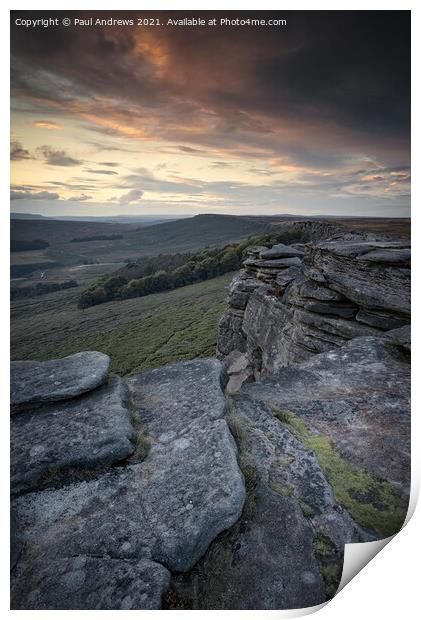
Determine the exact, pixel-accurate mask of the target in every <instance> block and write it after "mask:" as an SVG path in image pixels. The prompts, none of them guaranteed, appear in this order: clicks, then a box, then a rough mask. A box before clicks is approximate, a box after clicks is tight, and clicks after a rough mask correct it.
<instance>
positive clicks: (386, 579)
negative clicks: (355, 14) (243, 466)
mask: <svg viewBox="0 0 421 620" xmlns="http://www.w3.org/2000/svg"><path fill="white" fill-rule="evenodd" d="M118 4H119V8H118V9H116V4H115V3H111V2H109V1H107V0H102V1H98V0H96V1H91V2H89V4H86V3H82V2H72V3H62V4H61V5H60V6H59V7H58V6H57V3H55V2H52V1H49V2H45V1H44V2H41V3H40V4H39V5H37V6H34V3H33V2H29V1H26V2H24V1H22V2H19V4H18V5H14V6H13V5H12V4H11V3H9V5H8V6H7V7H5V8H4V9H2V10H1V17H2V19H1V22H0V27H1V42H2V46H3V50H2V54H1V55H0V66H1V69H2V80H1V87H2V96H1V99H0V101H1V105H2V114H1V115H0V122H1V128H2V136H3V141H2V145H3V148H4V155H3V160H2V165H1V166H0V173H1V181H2V182H1V185H0V187H1V192H2V198H3V200H2V203H1V205H2V208H1V210H0V214H1V215H0V217H1V220H0V223H1V225H0V234H1V243H0V252H1V259H0V267H1V269H2V275H3V281H2V284H3V285H2V287H1V303H0V310H1V313H2V314H1V319H2V320H1V328H2V332H3V333H2V339H1V342H2V344H3V348H4V352H3V355H2V356H1V358H0V381H1V393H2V395H5V396H3V407H2V411H1V414H2V415H1V420H2V424H3V425H4V426H3V427H2V430H3V432H2V433H1V436H2V441H3V445H2V450H1V455H2V461H3V462H2V467H1V468H0V472H1V474H0V475H1V480H2V490H3V493H5V494H6V493H8V485H9V467H8V457H7V455H8V452H9V437H8V413H7V411H8V407H7V395H8V391H9V372H8V349H9V318H8V286H7V282H8V264H9V207H8V204H9V199H8V194H9V174H8V166H7V162H8V161H9V137H8V134H9V126H8V119H9V102H8V89H9V15H8V10H6V9H12V10H57V9H59V10H65V9H68V10H87V9H89V10H114V11H115V10H139V11H140V10H152V9H153V10H192V11H195V12H198V11H200V10H241V11H246V10H285V11H287V10H318V11H320V10H353V11H354V10H411V9H412V21H413V37H412V40H413V46H412V47H413V69H412V78H413V81H412V88H413V96H412V122H413V145H414V146H413V153H412V168H413V184H412V196H413V197H414V198H415V200H414V201H413V204H414V205H415V207H414V209H413V213H412V218H413V239H414V240H415V243H414V247H413V252H412V254H413V261H415V263H414V269H413V274H414V276H415V277H414V282H415V283H416V276H417V273H418V272H419V252H418V248H417V246H418V243H417V241H418V239H419V231H420V226H419V221H420V217H419V215H418V210H419V208H421V207H419V205H418V202H419V201H418V199H419V196H420V192H419V178H418V174H417V172H418V165H417V164H418V159H419V154H418V148H417V147H418V146H419V122H418V123H417V120H416V118H415V114H414V110H415V109H418V110H420V109H421V101H420V96H419V80H418V77H417V73H420V72H421V71H420V66H419V61H418V59H419V58H421V49H420V47H421V45H420V38H421V32H420V28H419V16H418V13H419V9H418V7H417V2H416V1H415V0H413V1H404V0H401V1H392V0H383V1H379V0H365V1H361V0H354V1H353V2H338V1H336V2H334V1H321V2H317V3H315V2H310V1H307V2H304V1H300V0H295V1H294V2H291V3H285V4H282V5H280V3H278V2H274V1H271V2H267V1H259V2H258V3H257V2H251V1H250V0H243V1H242V2H240V1H231V2H228V1H227V0H222V1H221V0H213V1H212V2H203V3H201V5H200V7H199V6H198V4H197V2H192V1H181V0H180V1H179V2H174V1H173V2H168V1H167V2H160V1H159V0H156V1H154V2H153V3H152V2H150V3H145V2H130V1H126V2H121V3H118ZM414 172H415V174H414ZM413 299H414V304H413V306H414V309H415V310H416V309H417V308H418V301H419V290H418V287H416V291H415V294H414V296H413ZM418 342H419V329H418V328H417V321H416V320H415V321H414V325H413V349H414V350H416V351H418V349H419V347H418ZM413 368H414V371H413V372H414V376H416V374H415V373H416V371H417V370H419V361H418V355H417V354H416V355H415V359H414V363H413ZM414 384H415V381H414ZM415 387H416V386H415V385H414V389H413V434H412V442H413V450H412V455H413V457H412V467H413V491H414V487H415V489H416V491H415V493H416V495H417V494H418V488H419V475H420V454H421V450H420V445H419V427H420V425H419V423H418V420H417V418H418V415H417V414H418V411H419V396H418V394H417V391H416V390H415ZM414 499H415V496H414V494H413V496H412V501H414ZM5 504H6V506H7V496H6V502H5ZM5 513H6V508H3V511H1V513H0V515H1V536H2V542H3V545H2V546H1V549H2V550H3V553H2V562H1V564H0V602H1V609H2V610H3V611H5V612H6V614H7V615H15V614H23V615H25V616H26V617H32V615H36V617H37V618H40V619H41V618H44V617H46V616H47V615H48V616H49V617H50V618H53V617H54V619H56V618H58V619H60V618H62V617H64V616H68V615H74V614H78V617H79V618H80V619H81V620H82V619H84V618H88V617H89V615H90V614H95V615H96V616H99V615H100V614H104V613H106V614H107V618H108V619H109V620H111V619H113V620H114V618H120V617H121V614H122V613H124V612H113V611H109V612H100V611H99V612H95V611H89V612H87V611H67V612H64V611H61V612H58V611H47V612H43V611H39V612H33V611H21V612H16V611H15V612H10V611H7V610H8V607H9V589H8V585H9V580H8V558H7V549H8V523H9V519H8V515H7V514H5ZM420 514H421V511H420V509H418V510H417V511H416V512H415V515H414V516H413V518H412V519H411V520H410V521H409V523H408V524H407V525H406V527H405V528H404V530H403V531H402V532H401V533H399V534H398V535H397V536H396V537H394V539H393V540H392V541H391V542H390V544H389V545H388V546H387V549H386V550H384V551H382V552H381V553H380V554H379V555H378V556H377V557H375V558H374V560H372V561H371V562H370V563H369V564H368V565H367V566H366V567H365V568H364V569H363V571H362V572H361V573H359V574H358V575H357V576H356V578H355V579H353V581H352V582H351V583H350V584H349V585H348V586H347V587H346V588H344V589H343V590H342V591H341V592H340V593H339V594H338V595H337V596H336V597H335V598H334V599H333V600H332V601H331V602H330V603H329V604H327V605H326V606H324V607H323V609H322V610H321V611H319V612H318V617H319V618H320V619H324V620H329V619H332V620H333V619H334V620H337V619H338V618H341V620H348V619H349V620H351V619H352V620H355V618H356V617H362V618H374V617H375V618H379V617H381V618H386V619H387V618H391V619H392V618H393V619H395V618H396V617H399V619H402V620H405V619H409V618H415V617H418V613H419V595H418V591H419V584H418V581H419V580H418V574H419V561H420V558H419V556H418V553H419V552H420V544H419V543H420V531H421V517H420ZM417 546H418V548H417ZM308 612H311V610H310V609H309V610H307V613H308ZM133 613H136V614H137V615H138V616H139V617H140V616H141V617H142V618H149V617H151V618H154V619H157V618H160V617H162V616H166V615H167V614H171V618H172V619H173V620H179V619H181V618H185V617H186V614H187V615H188V617H189V618H196V617H202V616H203V615H208V617H210V614H212V615H213V614H215V613H217V614H218V617H219V618H221V619H222V618H232V617H237V618H239V617H240V615H241V617H242V618H243V617H247V618H250V619H251V618H261V617H262V616H265V617H266V616H269V615H270V616H272V617H275V616H276V617H279V618H280V617H296V616H297V613H296V612H276V611H274V612H262V611H255V612H254V611H249V612H243V611H241V612H240V611H218V612H213V611H205V612H195V611H170V612H164V611H162V612H158V611H154V612H145V611H137V612H133ZM52 614H54V616H53V615H52ZM91 617H92V616H91Z"/></svg>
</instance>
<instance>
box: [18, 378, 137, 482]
mask: <svg viewBox="0 0 421 620" xmlns="http://www.w3.org/2000/svg"><path fill="white" fill-rule="evenodd" d="M127 404H128V391H127V385H126V383H125V382H124V381H123V380H122V379H120V378H119V377H113V378H112V379H110V381H109V382H108V383H107V384H105V385H103V386H102V387H100V388H98V389H96V390H94V391H93V392H90V393H89V394H85V395H83V396H80V397H79V398H73V399H71V400H66V401H61V402H56V403H55V404H51V405H47V406H44V407H39V408H38V409H35V410H32V409H30V410H27V411H23V412H21V413H19V414H18V415H15V416H13V417H12V419H11V428H10V441H11V457H10V458H11V485H12V493H21V492H23V491H28V490H32V489H36V488H40V487H44V486H49V485H54V484H57V482H58V481H60V480H64V479H66V478H69V477H70V478H71V477H72V475H74V474H77V472H79V473H80V474H82V475H86V473H87V472H88V471H95V470H98V469H100V468H103V467H108V466H109V465H111V464H113V463H116V462H118V461H121V460H122V459H125V458H126V457H128V456H129V455H130V454H132V452H133V451H134V429H133V426H132V423H131V415H130V412H129V410H128V408H127Z"/></svg>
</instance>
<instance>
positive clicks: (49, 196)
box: [10, 190, 60, 200]
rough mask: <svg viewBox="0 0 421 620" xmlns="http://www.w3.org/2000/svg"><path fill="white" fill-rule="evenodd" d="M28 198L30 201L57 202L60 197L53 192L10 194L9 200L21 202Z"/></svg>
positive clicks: (13, 192)
mask: <svg viewBox="0 0 421 620" xmlns="http://www.w3.org/2000/svg"><path fill="white" fill-rule="evenodd" d="M25 198H26V199H28V198H30V199H31V200H59V199H60V196H59V195H58V194H56V193H55V192H29V191H23V192H16V191H14V190H12V191H11V192H10V200H23V199H25Z"/></svg>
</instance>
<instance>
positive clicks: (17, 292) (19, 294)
mask: <svg viewBox="0 0 421 620" xmlns="http://www.w3.org/2000/svg"><path fill="white" fill-rule="evenodd" d="M75 286H79V285H78V283H77V282H76V280H65V281H64V282H38V283H37V284H35V286H19V287H18V286H14V287H12V288H11V290H10V297H11V299H12V301H13V300H15V299H25V298H26V297H38V295H45V294H46V293H55V292H56V291H61V290H64V289H67V288H74V287H75Z"/></svg>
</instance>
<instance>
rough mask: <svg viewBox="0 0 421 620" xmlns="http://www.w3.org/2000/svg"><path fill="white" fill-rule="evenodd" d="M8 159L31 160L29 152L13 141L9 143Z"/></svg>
mask: <svg viewBox="0 0 421 620" xmlns="http://www.w3.org/2000/svg"><path fill="white" fill-rule="evenodd" d="M10 159H11V160H12V161H21V160H22V159H33V157H32V155H31V154H30V152H29V151H27V150H26V149H24V148H23V146H22V144H21V143H20V142H17V141H14V142H11V143H10Z"/></svg>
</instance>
